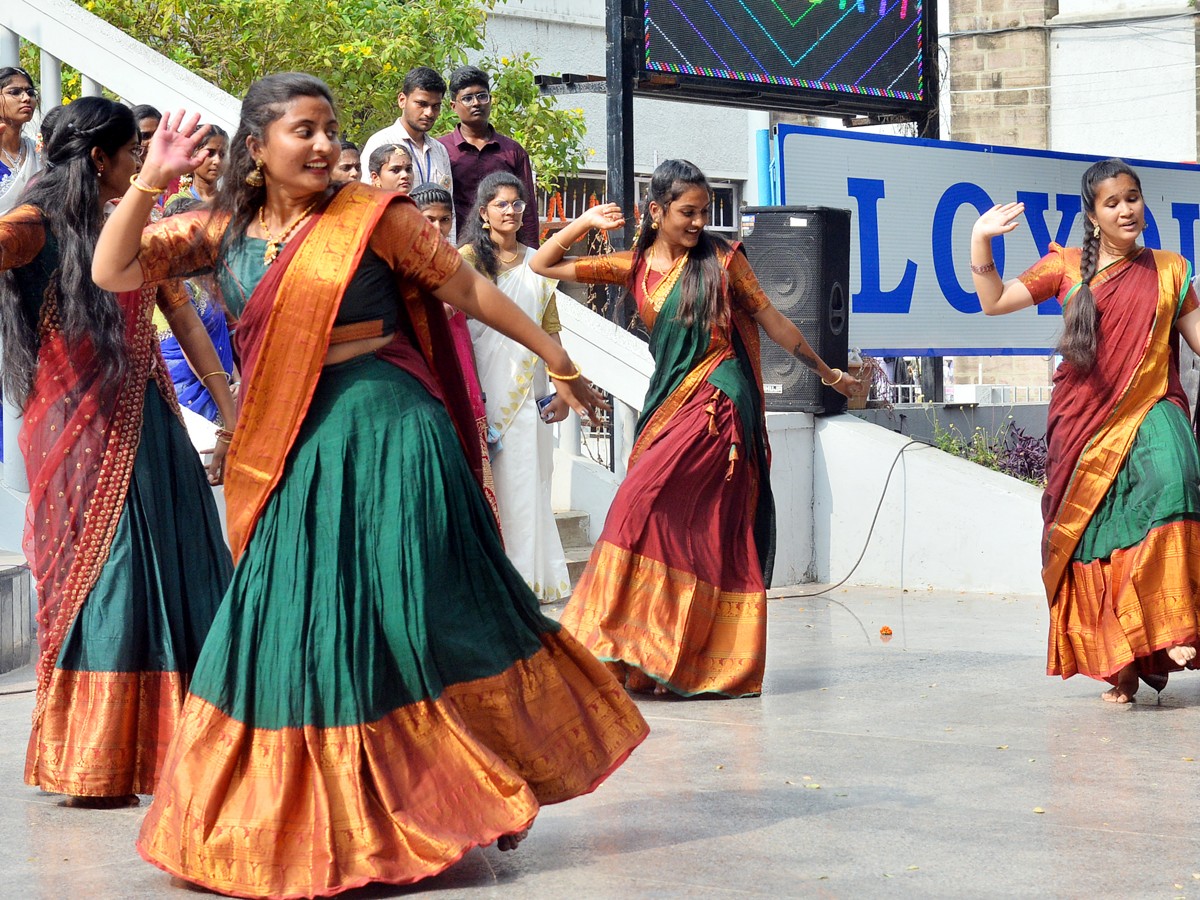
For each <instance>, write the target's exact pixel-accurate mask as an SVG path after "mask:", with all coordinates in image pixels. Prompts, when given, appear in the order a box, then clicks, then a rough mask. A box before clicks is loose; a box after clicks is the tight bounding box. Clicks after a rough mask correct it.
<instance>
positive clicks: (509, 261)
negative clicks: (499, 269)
mask: <svg viewBox="0 0 1200 900" xmlns="http://www.w3.org/2000/svg"><path fill="white" fill-rule="evenodd" d="M520 255H521V253H520V251H518V250H514V251H513V255H512V256H510V257H509V258H508V259H505V258H504V252H503V251H502V250H501V249H500V248H499V247H497V248H496V256H498V257H499V258H500V263H501V265H505V266H508V265H512V264H513V263H514V262H516V259H517V257H518V256H520Z"/></svg>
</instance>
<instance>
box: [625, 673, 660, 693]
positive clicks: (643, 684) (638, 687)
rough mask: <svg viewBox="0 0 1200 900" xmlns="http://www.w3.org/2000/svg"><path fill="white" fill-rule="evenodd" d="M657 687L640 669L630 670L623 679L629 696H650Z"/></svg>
mask: <svg viewBox="0 0 1200 900" xmlns="http://www.w3.org/2000/svg"><path fill="white" fill-rule="evenodd" d="M658 686H659V685H658V683H657V682H656V681H655V680H654V679H653V678H651V677H650V676H649V675H647V674H646V673H645V672H643V671H641V670H640V669H634V668H630V670H629V674H628V675H626V677H625V690H627V691H629V693H631V694H650V693H653V692H654V690H655V688H656V687H658Z"/></svg>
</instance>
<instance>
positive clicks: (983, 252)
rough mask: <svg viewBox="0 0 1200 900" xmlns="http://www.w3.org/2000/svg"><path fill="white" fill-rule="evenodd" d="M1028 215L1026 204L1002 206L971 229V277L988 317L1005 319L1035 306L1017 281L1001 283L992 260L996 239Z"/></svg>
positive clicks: (991, 210) (980, 218)
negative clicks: (1002, 317)
mask: <svg viewBox="0 0 1200 900" xmlns="http://www.w3.org/2000/svg"><path fill="white" fill-rule="evenodd" d="M1024 212H1025V204H1024V203H1000V204H997V205H996V206H993V207H992V208H991V209H989V210H988V211H987V212H985V213H984V214H983V215H982V216H980V217H979V218H978V219H977V220H976V221H975V227H974V228H972V229H971V277H972V279H974V281H975V292H976V293H977V294H979V305H980V306H981V307H982V308H983V312H984V315H988V316H1002V315H1004V314H1005V313H1010V312H1016V311H1017V310H1018V309H1025V308H1027V307H1030V306H1033V303H1034V300H1033V295H1032V294H1030V293H1029V288H1027V287H1025V285H1024V284H1022V283H1021V282H1020V281H1019V280H1017V279H1016V278H1014V279H1012V280H1011V281H1007V282H1006V281H1001V280H1000V275H999V273H997V272H996V263H995V260H993V259H992V238H994V237H997V236H999V235H1002V234H1008V233H1009V232H1010V231H1012V230H1013V229H1014V228H1016V227H1017V225H1018V224H1020V223H1018V222H1017V219H1018V218H1019V217H1020V216H1021V215H1023V214H1024Z"/></svg>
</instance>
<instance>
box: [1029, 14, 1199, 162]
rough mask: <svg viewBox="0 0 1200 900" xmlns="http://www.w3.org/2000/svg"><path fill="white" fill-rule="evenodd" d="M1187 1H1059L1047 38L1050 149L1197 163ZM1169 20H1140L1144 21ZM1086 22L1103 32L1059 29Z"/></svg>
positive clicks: (1192, 31) (1192, 36) (1192, 28)
mask: <svg viewBox="0 0 1200 900" xmlns="http://www.w3.org/2000/svg"><path fill="white" fill-rule="evenodd" d="M1194 13H1195V9H1194V4H1193V3H1190V2H1188V0H1062V2H1061V3H1060V6H1059V15H1058V16H1056V17H1055V18H1054V19H1053V20H1051V23H1050V24H1051V28H1052V31H1051V33H1050V41H1051V52H1050V89H1051V90H1050V98H1051V100H1050V102H1051V108H1050V148H1049V149H1051V150H1061V151H1064V152H1073V153H1095V154H1111V155H1113V156H1129V157H1138V158H1142V159H1161V160H1166V161H1168V162H1180V161H1190V160H1194V159H1196V156H1197V154H1196V19H1195V18H1194ZM1162 15H1167V16H1175V18H1167V19H1146V18H1145V17H1148V16H1162ZM1081 24H1087V25H1090V26H1102V25H1107V27H1087V28H1080V27H1070V28H1068V27H1063V26H1067V25H1075V26H1078V25H1081Z"/></svg>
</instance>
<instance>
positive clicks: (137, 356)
mask: <svg viewBox="0 0 1200 900" xmlns="http://www.w3.org/2000/svg"><path fill="white" fill-rule="evenodd" d="M46 149H47V158H48V160H49V163H50V167H49V169H48V170H47V172H46V173H45V174H44V175H43V176H42V177H41V178H39V179H38V181H37V183H36V184H34V186H33V187H32V188H31V189H30V190H29V192H28V193H27V194H26V196H25V198H24V204H23V205H22V206H19V207H18V208H17V209H15V210H13V211H12V212H10V213H9V214H8V215H6V216H3V217H0V270H3V271H4V273H5V276H4V279H3V288H2V289H0V331H2V333H3V341H4V362H3V377H4V393H5V396H6V397H7V398H11V399H13V400H14V401H15V402H18V403H20V404H22V406H23V409H24V417H23V419H22V422H21V435H20V444H21V452H22V453H23V454H24V457H25V465H26V468H27V470H28V475H29V506H28V520H27V523H26V531H25V556H26V558H27V559H28V561H29V566H30V569H31V571H32V574H33V577H34V579H35V582H36V585H37V597H38V644H39V649H40V655H39V658H38V665H37V701H36V704H35V709H34V719H33V733H32V735H31V737H30V740H29V752H28V756H27V757H26V769H25V777H26V780H27V781H28V782H29V783H30V784H34V785H37V786H39V787H41V788H42V789H43V790H46V791H52V792H55V793H62V794H68V795H70V796H71V797H72V798H73V799H72V800H71V801H70V802H71V803H73V804H75V805H92V806H115V805H124V804H128V803H136V802H137V801H136V797H134V796H133V795H135V794H149V793H153V792H154V790H155V787H156V782H157V779H158V775H159V773H160V771H161V768H162V762H163V758H164V754H165V751H166V748H167V743H168V741H169V739H170V737H171V735H172V733H173V732H174V729H175V726H176V724H177V721H178V718H179V713H180V710H181V708H182V706H183V697H184V694H185V692H186V690H187V684H188V679H189V677H190V674H191V671H192V668H193V666H194V664H195V661H196V657H197V655H198V653H199V650H200V645H201V643H203V641H204V637H205V635H206V634H207V632H208V628H209V625H210V624H211V622H212V619H213V617H214V615H215V614H216V609H217V606H218V604H219V602H220V599H221V596H222V595H223V594H224V591H225V588H226V586H227V584H228V583H229V578H230V574H231V560H230V556H229V550H228V549H227V548H226V546H225V542H224V540H223V538H222V536H221V525H220V520H219V518H218V515H217V509H216V505H215V504H214V502H213V497H212V492H211V490H210V489H209V487H208V484H207V483H206V481H205V477H204V471H203V469H202V468H201V466H200V462H199V459H198V458H197V456H196V453H195V451H194V450H193V449H192V444H191V442H190V441H189V440H188V437H187V434H186V432H185V431H184V429H183V426H182V424H181V423H180V421H179V414H178V407H177V406H176V404H175V393H174V390H173V389H172V387H171V382H170V380H169V379H168V378H167V376H166V372H165V369H164V367H163V363H162V357H161V356H160V355H159V352H158V343H157V341H156V340H155V339H154V328H153V325H152V324H151V320H150V310H151V308H152V307H153V306H154V304H155V299H156V293H155V291H154V290H153V289H152V288H147V289H145V290H137V289H134V290H129V291H121V292H118V293H111V292H109V291H106V290H103V289H102V288H99V287H97V286H96V285H95V284H94V283H93V281H92V277H91V264H92V252H93V247H94V246H95V243H96V239H97V237H98V235H99V233H100V228H101V223H102V221H103V209H104V206H105V204H106V203H107V202H108V201H109V200H112V199H115V198H117V197H120V196H121V195H122V194H123V193H125V191H126V190H128V189H129V184H130V178H132V177H134V176H135V175H136V173H137V170H138V140H137V135H136V133H135V131H134V123H133V117H132V116H131V115H130V113H129V110H128V109H127V108H126V107H124V106H122V105H121V104H119V103H113V102H112V101H110V100H104V99H101V98H98V97H84V98H82V99H80V100H76V101H75V102H74V103H71V104H70V105H69V106H67V107H65V108H64V109H63V112H62V113H61V115H60V117H59V120H58V122H57V125H56V128H55V130H54V133H53V136H52V137H51V139H50V143H49V145H48V146H47V148H46ZM143 221H144V219H143ZM160 302H161V301H160ZM164 312H165V314H166V315H167V317H168V319H169V321H170V322H171V323H172V326H173V327H174V328H175V331H176V334H177V335H179V341H180V344H181V345H182V346H183V348H184V350H185V351H186V352H187V354H188V356H189V358H190V359H191V360H192V362H193V364H194V365H196V366H197V368H198V369H200V370H201V371H204V372H216V371H217V369H218V366H219V364H218V362H217V358H216V353H215V352H214V351H213V347H212V344H211V343H210V342H209V340H208V337H207V335H206V334H205V331H204V326H203V325H201V324H200V322H199V320H198V319H197V318H196V314H195V311H194V310H193V309H192V308H191V306H190V305H189V304H186V303H184V304H182V305H180V306H176V307H173V308H172V307H168V306H166V305H165V304H164ZM207 380H208V383H209V384H210V386H212V387H213V390H214V396H215V397H216V398H217V402H218V403H219V404H220V406H221V409H222V411H223V412H224V413H225V415H226V416H228V417H229V418H228V419H227V421H229V422H230V423H231V424H232V422H233V420H234V417H235V416H236V412H235V410H234V406H233V398H232V396H231V395H230V393H229V391H228V389H227V388H224V387H222V385H224V382H225V379H224V376H223V375H222V376H221V377H220V378H210V379H207ZM226 446H227V445H226V444H219V445H218V449H217V451H216V452H215V454H214V462H213V467H212V469H211V472H212V477H213V478H214V480H216V478H217V477H218V471H219V469H220V466H221V460H222V458H223V457H224V454H225V448H226Z"/></svg>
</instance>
